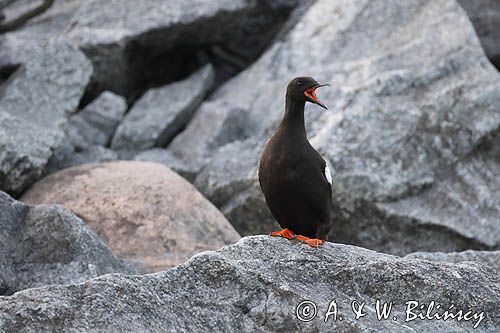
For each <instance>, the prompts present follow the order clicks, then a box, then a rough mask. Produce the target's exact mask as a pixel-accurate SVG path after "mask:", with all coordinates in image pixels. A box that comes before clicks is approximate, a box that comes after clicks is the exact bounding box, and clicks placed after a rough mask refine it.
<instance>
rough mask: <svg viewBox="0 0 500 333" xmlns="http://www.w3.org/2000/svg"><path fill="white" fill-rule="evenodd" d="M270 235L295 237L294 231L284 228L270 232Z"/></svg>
mask: <svg viewBox="0 0 500 333" xmlns="http://www.w3.org/2000/svg"><path fill="white" fill-rule="evenodd" d="M271 236H273V237H278V236H279V237H285V238H287V239H293V238H295V233H294V232H293V231H292V230H290V229H288V228H285V229H283V230H281V231H275V232H271Z"/></svg>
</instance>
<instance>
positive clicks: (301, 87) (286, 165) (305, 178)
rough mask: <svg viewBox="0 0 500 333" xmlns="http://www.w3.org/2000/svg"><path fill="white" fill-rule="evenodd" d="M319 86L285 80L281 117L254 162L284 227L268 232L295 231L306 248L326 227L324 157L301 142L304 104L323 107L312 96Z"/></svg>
mask: <svg viewBox="0 0 500 333" xmlns="http://www.w3.org/2000/svg"><path fill="white" fill-rule="evenodd" d="M320 86H322V85H320V84H319V83H318V82H316V81H315V80H314V79H312V78H310V77H298V78H295V79H293V80H292V81H291V82H290V83H289V84H288V87H287V92H286V107H285V114H284V116H283V120H282V121H281V123H280V124H279V126H278V128H277V129H276V132H275V133H274V134H273V136H272V137H271V138H270V139H269V141H268V142H267V144H266V147H265V149H264V152H263V154H262V157H261V160H260V165H259V182H260V186H261V188H262V191H263V193H264V196H265V198H266V202H267V205H268V206H269V209H270V210H271V213H272V214H273V216H274V218H275V219H276V220H277V221H278V223H279V224H280V225H281V227H282V228H284V230H282V231H281V232H276V233H273V234H272V235H274V236H284V237H287V238H292V237H294V236H295V234H297V235H301V236H297V239H299V240H302V241H304V242H306V243H308V244H309V245H311V246H318V245H320V244H322V243H323V242H322V241H323V240H326V237H327V235H328V232H329V230H330V225H331V205H332V201H331V198H332V188H331V176H330V175H329V170H328V167H327V164H326V162H325V160H324V159H323V158H322V157H321V155H320V154H319V153H318V152H317V151H316V150H315V149H314V148H313V147H312V146H311V144H310V143H309V141H308V140H307V136H306V129H305V125H304V107H305V103H306V102H312V103H315V104H318V105H320V106H321V107H323V108H325V109H326V106H325V105H324V104H322V103H321V102H320V101H319V99H318V98H317V97H316V94H315V90H316V88H318V87H320ZM290 231H291V233H290ZM303 236H305V237H303Z"/></svg>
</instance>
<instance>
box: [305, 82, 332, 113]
mask: <svg viewBox="0 0 500 333" xmlns="http://www.w3.org/2000/svg"><path fill="white" fill-rule="evenodd" d="M324 86H328V87H329V86H330V85H329V84H328V83H327V84H318V85H317V86H314V87H312V88H309V89H307V90H306V91H304V95H306V96H307V97H309V98H310V99H311V100H312V101H313V103H315V104H318V105H319V106H321V107H322V108H323V109H325V110H328V108H327V107H326V105H325V104H323V103H321V101H320V100H319V99H318V97H317V96H316V89H317V88H319V87H324Z"/></svg>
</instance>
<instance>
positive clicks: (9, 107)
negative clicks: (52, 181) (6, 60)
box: [0, 40, 92, 194]
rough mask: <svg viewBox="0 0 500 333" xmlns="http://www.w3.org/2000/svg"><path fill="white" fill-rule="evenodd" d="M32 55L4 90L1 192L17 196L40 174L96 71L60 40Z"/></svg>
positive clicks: (0, 115) (0, 125)
mask: <svg viewBox="0 0 500 333" xmlns="http://www.w3.org/2000/svg"><path fill="white" fill-rule="evenodd" d="M32 57H33V58H32V60H31V61H29V62H27V63H26V65H23V66H21V67H20V68H19V69H18V70H17V71H16V72H15V73H14V74H13V75H12V76H11V77H10V79H9V80H8V82H7V83H5V85H4V86H3V87H2V91H1V92H0V189H1V190H3V191H6V192H10V193H13V194H19V193H20V192H21V191H22V190H23V189H24V188H25V187H26V186H27V185H29V184H31V183H32V182H34V181H35V180H36V179H37V178H38V177H40V176H41V174H42V171H43V169H44V167H45V165H46V164H47V161H48V160H49V158H50V157H51V155H52V152H53V150H54V149H55V148H57V147H58V146H59V145H60V144H61V140H62V138H63V136H64V125H65V123H66V121H67V118H68V117H69V114H70V112H72V111H74V110H75V109H76V108H77V106H78V103H79V101H80V98H81V97H82V95H83V93H84V91H85V87H86V85H87V83H88V81H89V78H90V75H91V73H92V66H91V64H90V62H89V61H88V60H87V58H86V57H85V56H84V55H83V54H82V53H81V52H80V51H78V50H77V49H76V48H75V47H73V46H71V45H70V44H68V43H66V42H64V41H62V40H54V41H52V42H51V43H49V44H47V45H46V46H44V47H43V48H40V49H37V50H36V51H33V53H32Z"/></svg>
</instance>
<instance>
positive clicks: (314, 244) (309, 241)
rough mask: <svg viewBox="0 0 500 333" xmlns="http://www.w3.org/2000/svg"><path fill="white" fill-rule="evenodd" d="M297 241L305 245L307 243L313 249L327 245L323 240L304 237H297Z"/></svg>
mask: <svg viewBox="0 0 500 333" xmlns="http://www.w3.org/2000/svg"><path fill="white" fill-rule="evenodd" d="M297 240H298V241H301V242H303V243H306V244H307V245H309V246H312V247H319V246H320V245H323V243H325V241H324V240H322V239H319V238H309V237H306V236H302V235H297Z"/></svg>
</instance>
